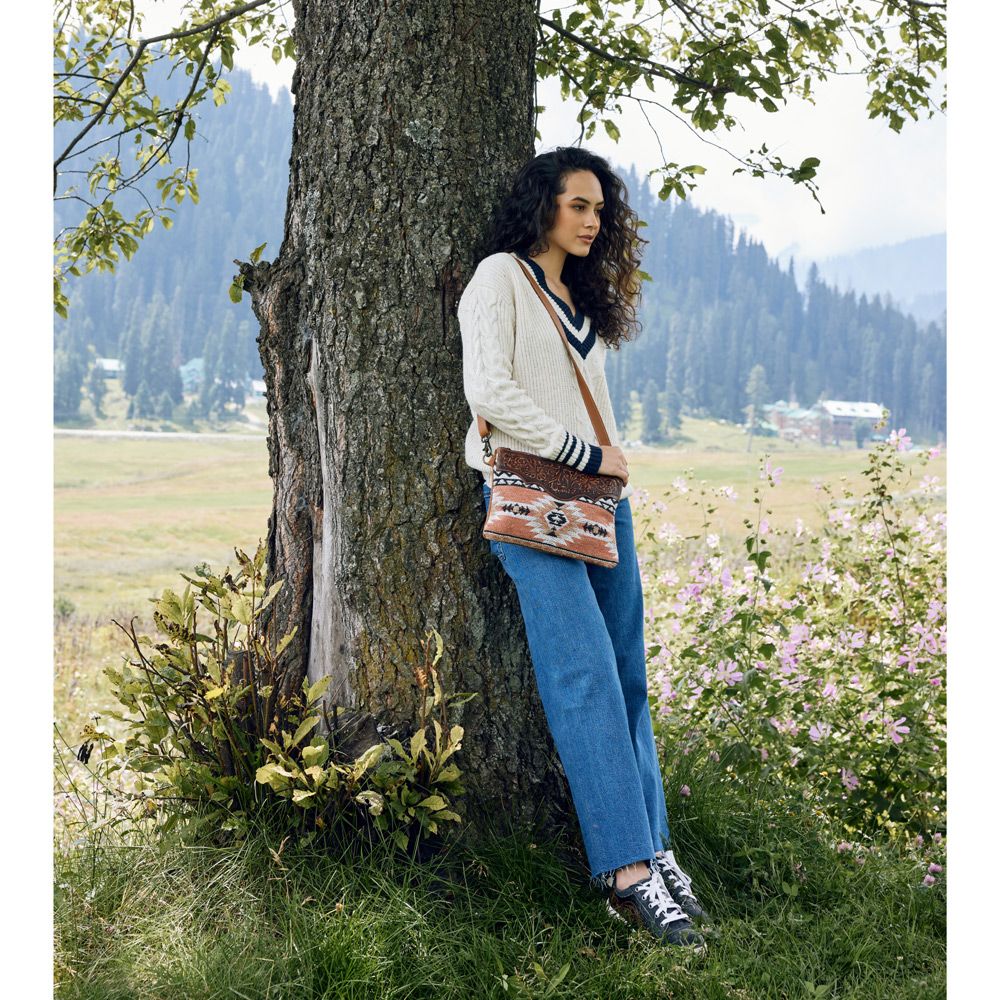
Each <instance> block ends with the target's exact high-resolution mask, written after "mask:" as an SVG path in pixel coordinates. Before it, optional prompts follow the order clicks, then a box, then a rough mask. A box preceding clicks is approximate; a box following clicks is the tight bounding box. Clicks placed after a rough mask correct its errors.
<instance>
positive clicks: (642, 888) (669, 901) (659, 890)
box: [636, 869, 687, 924]
mask: <svg viewBox="0 0 1000 1000" xmlns="http://www.w3.org/2000/svg"><path fill="white" fill-rule="evenodd" d="M636 891H637V892H638V893H640V894H641V895H642V897H643V899H645V900H646V901H647V902H648V903H649V904H650V905H651V906H652V908H653V911H654V912H655V913H656V914H657V915H658V916H659V917H660V918H661V919H662V920H663V922H664V923H665V924H672V923H673V922H674V921H676V920H685V919H687V918H686V915H685V913H684V911H683V910H682V909H681V908H680V907H679V906H678V905H677V904H676V903H675V902H674V898H673V896H671V895H670V891H669V890H668V889H667V887H666V885H665V884H664V881H663V876H662V875H660V873H659V872H658V871H656V869H654V870H653V872H652V874H651V875H650V877H649V878H648V879H647V880H646V881H645V882H641V883H639V885H638V886H637V887H636Z"/></svg>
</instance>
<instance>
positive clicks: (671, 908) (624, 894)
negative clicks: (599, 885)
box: [607, 868, 707, 954]
mask: <svg viewBox="0 0 1000 1000" xmlns="http://www.w3.org/2000/svg"><path fill="white" fill-rule="evenodd" d="M607 907H608V912H609V913H610V914H611V915H612V916H614V917H617V918H618V919H619V920H623V921H625V922H626V923H629V922H631V923H633V924H637V925H639V926H640V927H645V928H646V929H647V930H648V931H649V932H650V933H651V934H652V935H653V936H654V937H655V938H657V939H659V940H660V941H661V942H663V943H666V944H676V945H681V946H684V947H687V948H690V949H691V950H692V951H693V952H695V953H697V954H702V953H704V952H705V951H706V950H707V947H706V945H705V939H704V938H703V937H702V936H701V934H700V933H699V932H698V931H697V930H695V928H694V927H693V926H692V925H691V921H690V920H688V918H687V916H686V915H685V914H684V911H683V910H682V909H681V908H680V907H679V906H678V905H677V904H676V903H675V902H674V900H673V897H672V896H671V895H670V893H669V891H668V890H667V887H666V886H665V885H664V883H663V877H662V876H661V875H660V872H659V870H658V869H657V868H653V869H652V870H651V871H650V873H649V875H648V876H647V877H646V878H644V879H641V880H640V881H638V882H635V883H634V884H633V885H630V886H628V888H626V889H619V888H618V887H617V886H616V885H614V884H612V886H611V888H610V890H609V892H608V900H607Z"/></svg>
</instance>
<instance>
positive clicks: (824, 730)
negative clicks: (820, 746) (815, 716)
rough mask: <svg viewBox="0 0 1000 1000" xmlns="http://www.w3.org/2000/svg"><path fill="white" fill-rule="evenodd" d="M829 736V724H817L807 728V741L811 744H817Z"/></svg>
mask: <svg viewBox="0 0 1000 1000" xmlns="http://www.w3.org/2000/svg"><path fill="white" fill-rule="evenodd" d="M829 735H830V724H829V723H828V722H817V723H814V724H813V725H811V726H810V727H809V739H811V740H812V741H813V743H819V741H820V740H821V739H823V738H824V737H825V736H829Z"/></svg>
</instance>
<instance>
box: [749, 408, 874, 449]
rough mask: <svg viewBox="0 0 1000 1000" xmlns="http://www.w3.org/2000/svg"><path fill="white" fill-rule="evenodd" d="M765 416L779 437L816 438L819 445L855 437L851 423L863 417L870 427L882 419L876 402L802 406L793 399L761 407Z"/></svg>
mask: <svg viewBox="0 0 1000 1000" xmlns="http://www.w3.org/2000/svg"><path fill="white" fill-rule="evenodd" d="M763 411H764V416H765V417H766V419H767V420H768V422H769V423H771V424H772V425H773V426H774V427H775V428H777V431H778V436H779V437H782V438H784V439H785V440H787V441H802V440H808V441H817V442H819V443H820V444H827V443H828V442H833V443H834V444H838V443H839V442H840V441H841V440H848V441H853V440H854V424H855V421H857V420H864V421H866V422H868V423H869V426H870V427H873V426H874V425H875V424H876V423H878V422H879V421H880V420H881V419H882V407H881V406H880V405H879V404H878V403H870V402H854V401H847V400H843V399H823V400H820V401H818V402H817V403H816V404H815V405H814V406H810V407H808V408H803V407H801V406H799V405H798V403H796V402H794V401H793V402H791V403H789V402H786V401H785V400H783V399H779V400H778V401H777V402H776V403H770V404H768V405H766V406H764V407H763Z"/></svg>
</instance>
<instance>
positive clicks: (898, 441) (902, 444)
mask: <svg viewBox="0 0 1000 1000" xmlns="http://www.w3.org/2000/svg"><path fill="white" fill-rule="evenodd" d="M889 444H891V445H893V446H894V447H895V449H896V451H906V450H907V449H908V448H909V447H910V446H911V445H912V444H913V442H912V441H911V440H910V438H908V437H907V435H906V428H905V427H900V428H899V430H897V431H893V432H892V433H891V434H890V435H889Z"/></svg>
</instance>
